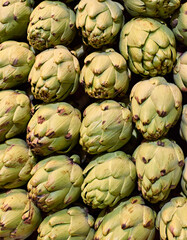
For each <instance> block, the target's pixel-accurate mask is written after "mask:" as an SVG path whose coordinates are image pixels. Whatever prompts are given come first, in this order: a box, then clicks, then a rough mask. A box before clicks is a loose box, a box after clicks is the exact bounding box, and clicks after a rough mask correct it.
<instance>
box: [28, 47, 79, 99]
mask: <svg viewBox="0 0 187 240" xmlns="http://www.w3.org/2000/svg"><path fill="white" fill-rule="evenodd" d="M79 73H80V66H79V61H78V60H77V58H76V57H75V56H74V55H73V54H72V53H71V52H70V51H69V50H68V49H67V48H66V47H64V46H62V45H61V46H60V45H58V46H56V47H55V48H51V49H47V50H45V51H43V52H41V53H40V54H38V55H37V56H36V61H35V63H34V65H33V67H32V69H31V72H30V74H29V82H30V84H31V91H32V93H33V95H34V97H35V99H40V100H42V101H44V102H46V103H49V102H54V101H60V100H63V99H65V98H66V97H67V96H68V95H69V94H73V93H74V92H75V91H76V90H77V87H78V82H79Z"/></svg>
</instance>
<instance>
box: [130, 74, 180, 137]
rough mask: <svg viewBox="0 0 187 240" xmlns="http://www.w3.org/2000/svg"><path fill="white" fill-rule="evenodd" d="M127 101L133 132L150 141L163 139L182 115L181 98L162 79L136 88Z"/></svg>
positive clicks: (174, 86)
mask: <svg viewBox="0 0 187 240" xmlns="http://www.w3.org/2000/svg"><path fill="white" fill-rule="evenodd" d="M130 100H131V109H132V115H133V120H134V122H135V124H136V128H137V129H138V130H139V131H140V132H141V133H142V135H143V137H144V138H146V139H149V140H155V139H159V138H160V137H163V136H165V135H166V134H167V133H168V131H169V129H170V128H171V127H173V126H174V125H175V124H176V122H177V121H178V119H179V118H180V115H181V111H182V94H181V92H180V90H179V89H178V87H177V86H176V85H175V84H172V83H168V82H167V81H166V80H165V79H164V78H163V77H154V78H151V79H149V80H144V81H140V82H138V83H137V84H135V85H134V86H133V88H132V90H131V94H130Z"/></svg>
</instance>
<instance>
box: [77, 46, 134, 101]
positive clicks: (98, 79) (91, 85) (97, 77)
mask: <svg viewBox="0 0 187 240" xmlns="http://www.w3.org/2000/svg"><path fill="white" fill-rule="evenodd" d="M129 80H130V71H129V70H128V68H127V63H126V60H125V59H124V58H123V56H122V55H120V54H119V53H117V52H116V51H115V50H114V49H106V50H105V51H98V52H93V53H91V54H90V55H88V56H87V57H86V58H85V60H84V66H83V68H82V71H81V75H80V82H81V83H82V84H83V85H84V87H85V91H86V93H88V95H89V96H91V97H94V98H106V99H108V98H114V97H116V96H117V95H121V96H123V95H124V94H125V93H126V92H127V89H128V87H129Z"/></svg>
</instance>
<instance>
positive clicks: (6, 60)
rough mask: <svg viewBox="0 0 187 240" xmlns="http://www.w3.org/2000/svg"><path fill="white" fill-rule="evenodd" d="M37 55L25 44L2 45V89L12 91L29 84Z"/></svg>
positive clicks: (0, 78) (0, 65)
mask: <svg viewBox="0 0 187 240" xmlns="http://www.w3.org/2000/svg"><path fill="white" fill-rule="evenodd" d="M34 60H35V55H34V53H33V52H32V51H31V50H29V45H28V44H27V43H24V42H16V41H6V42H3V43H2V44H0V89H10V88H13V87H15V86H18V85H20V84H23V83H25V82H27V78H28V75H29V72H30V70H31V68H32V65H33V64H34Z"/></svg>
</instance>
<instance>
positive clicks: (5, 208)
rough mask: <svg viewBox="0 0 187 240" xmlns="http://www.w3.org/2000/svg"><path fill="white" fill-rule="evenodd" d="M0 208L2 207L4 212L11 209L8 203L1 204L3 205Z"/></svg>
mask: <svg viewBox="0 0 187 240" xmlns="http://www.w3.org/2000/svg"><path fill="white" fill-rule="evenodd" d="M1 209H2V210H3V211H4V212H6V211H9V210H12V208H11V207H10V206H9V205H8V204H5V205H3V207H2V208H1Z"/></svg>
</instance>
